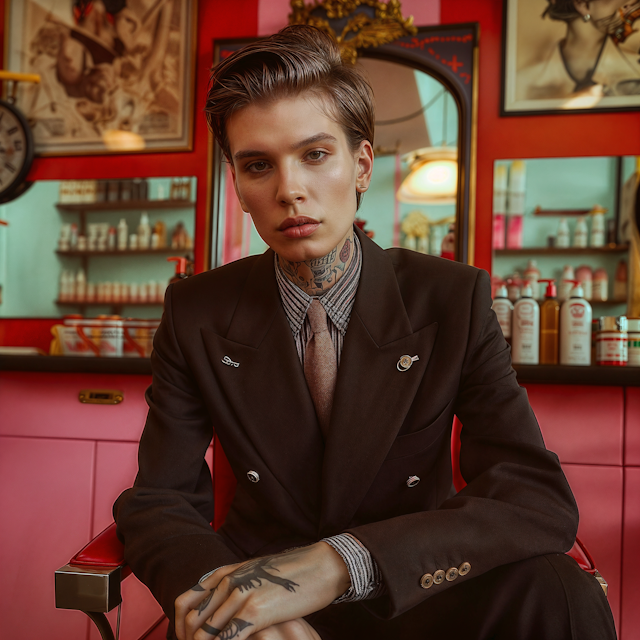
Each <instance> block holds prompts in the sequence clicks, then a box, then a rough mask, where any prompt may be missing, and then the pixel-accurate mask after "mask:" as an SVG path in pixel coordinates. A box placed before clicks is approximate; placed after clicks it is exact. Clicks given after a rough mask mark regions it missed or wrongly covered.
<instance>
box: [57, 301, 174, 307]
mask: <svg viewBox="0 0 640 640" xmlns="http://www.w3.org/2000/svg"><path fill="white" fill-rule="evenodd" d="M56 304H59V305H62V306H67V307H161V306H162V305H163V304H164V303H163V302H104V301H101V302H97V301H95V300H94V301H92V302H67V301H62V300H56Z"/></svg>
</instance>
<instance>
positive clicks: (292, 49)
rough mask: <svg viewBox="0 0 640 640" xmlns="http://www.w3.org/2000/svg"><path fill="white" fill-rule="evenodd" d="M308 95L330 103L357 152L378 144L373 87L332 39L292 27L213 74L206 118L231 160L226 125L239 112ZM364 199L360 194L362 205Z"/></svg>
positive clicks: (248, 49)
mask: <svg viewBox="0 0 640 640" xmlns="http://www.w3.org/2000/svg"><path fill="white" fill-rule="evenodd" d="M304 91H312V92H314V93H316V94H317V95H319V96H320V97H321V98H323V99H324V100H325V104H326V107H327V108H328V111H329V115H330V117H332V118H334V119H335V121H336V122H338V124H340V126H341V127H342V129H343V131H344V133H345V135H346V137H347V142H348V143H349V145H350V147H351V149H352V151H354V152H355V150H356V149H357V148H358V147H359V146H360V143H361V142H362V141H363V140H368V141H369V142H370V143H371V144H372V145H373V133H374V121H375V108H374V104H375V103H374V98H373V92H372V90H371V87H370V86H369V83H368V82H367V80H366V79H365V78H364V76H363V75H362V74H361V73H360V71H358V70H357V69H356V68H355V67H354V66H353V65H348V64H345V63H344V62H343V61H342V59H341V58H340V50H339V49H338V46H337V44H336V43H335V42H334V41H333V40H332V39H331V38H330V37H329V36H328V35H326V34H325V33H323V32H322V31H320V30H319V29H316V28H315V27H310V26H306V25H293V26H289V27H285V28H284V29H282V30H281V31H279V32H278V33H276V34H274V35H272V36H269V37H268V38H264V39H262V40H259V41H257V42H253V43H251V44H248V45H247V46H246V47H243V48H242V49H240V50H238V51H235V52H234V53H232V54H231V55H230V56H229V57H228V58H226V59H225V60H223V61H222V62H220V63H219V64H218V65H217V66H216V67H214V68H213V70H212V72H211V79H210V82H209V91H208V93H207V103H206V105H205V114H206V116H207V122H208V124H209V127H210V129H211V131H212V132H213V135H214V136H215V138H216V140H217V141H218V144H219V145H220V146H221V147H222V150H223V152H224V155H225V157H226V158H227V160H229V161H230V160H231V151H230V148H229V139H228V137H227V129H226V123H227V120H228V119H229V117H230V116H231V115H232V114H233V113H234V112H235V111H237V110H238V109H242V108H243V107H246V106H248V105H250V104H254V103H256V102H261V101H268V100H274V99H278V98H282V97H287V96H296V95H299V94H300V93H302V92H304ZM360 196H361V194H360V193H359V192H358V193H357V201H358V205H359V204H360Z"/></svg>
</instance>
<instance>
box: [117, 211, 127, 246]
mask: <svg viewBox="0 0 640 640" xmlns="http://www.w3.org/2000/svg"><path fill="white" fill-rule="evenodd" d="M128 239H129V227H128V226H127V221H126V220H125V219H124V218H121V219H120V222H119V223H118V251H126V250H127V240H128Z"/></svg>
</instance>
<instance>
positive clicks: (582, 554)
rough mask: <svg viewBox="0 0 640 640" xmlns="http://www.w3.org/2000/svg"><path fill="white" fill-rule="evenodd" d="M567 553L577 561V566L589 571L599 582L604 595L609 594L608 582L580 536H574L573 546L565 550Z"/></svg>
mask: <svg viewBox="0 0 640 640" xmlns="http://www.w3.org/2000/svg"><path fill="white" fill-rule="evenodd" d="M567 555H568V556H571V557H572V558H573V559H574V560H575V561H576V562H577V563H578V566H579V567H580V568H581V569H584V570H585V571H586V572H587V573H590V574H591V575H592V576H594V577H595V579H596V580H597V581H598V582H599V583H600V586H601V587H602V590H603V591H604V595H605V596H606V595H609V584H608V583H607V581H606V580H605V579H604V578H603V577H602V575H601V574H600V572H599V571H598V570H597V569H596V565H595V562H594V561H593V558H592V557H591V554H590V553H589V551H588V549H587V548H586V547H585V546H584V544H583V543H582V540H580V538H576V541H575V542H574V543H573V547H571V549H569V551H567Z"/></svg>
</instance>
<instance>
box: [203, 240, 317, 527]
mask: <svg viewBox="0 0 640 640" xmlns="http://www.w3.org/2000/svg"><path fill="white" fill-rule="evenodd" d="M202 333H203V340H204V342H205V346H206V349H207V353H208V357H209V360H210V363H211V367H212V369H213V372H214V375H215V376H216V378H217V379H218V381H219V384H220V387H221V389H222V391H223V394H224V395H225V396H226V397H227V398H228V399H229V406H231V407H232V408H233V414H234V418H235V422H236V423H237V424H239V425H240V427H241V429H242V430H243V431H244V433H245V434H246V439H243V445H242V446H243V447H246V446H247V441H248V443H249V444H248V446H250V447H253V448H255V450H256V452H257V454H258V456H259V457H260V458H261V459H262V460H263V461H264V463H265V465H266V467H267V468H268V469H269V472H270V473H272V474H273V476H274V477H275V478H276V480H277V481H278V482H279V484H280V485H281V486H282V487H283V489H284V490H285V492H287V493H288V494H289V496H290V497H291V498H292V499H293V501H294V502H295V503H296V504H297V506H298V507H299V509H300V511H301V512H302V514H303V515H304V517H305V518H306V519H307V521H308V524H312V525H313V530H314V531H315V529H316V528H317V523H318V513H319V510H320V479H321V469H322V457H323V452H324V443H323V440H322V434H321V431H320V427H319V425H318V421H317V417H316V413H315V410H314V407H313V403H312V400H311V396H310V395H309V391H308V387H307V383H306V380H305V378H304V373H303V370H302V367H301V365H300V360H299V358H298V354H297V351H296V347H295V343H294V340H293V336H292V334H291V329H290V327H289V324H288V322H287V319H286V315H285V313H284V310H283V308H282V304H281V302H280V296H279V292H278V287H277V283H276V280H275V274H274V268H273V252H272V251H270V250H269V251H267V252H266V253H264V254H263V255H262V256H260V257H259V258H258V259H257V260H256V264H255V266H254V268H253V269H252V271H251V273H250V275H249V278H248V280H247V283H246V285H245V287H244V289H243V291H242V294H241V296H240V300H239V302H238V305H237V307H236V310H235V313H234V316H233V318H232V321H231V323H230V326H229V330H228V332H227V335H226V337H222V336H219V335H217V334H216V333H214V332H213V331H211V330H209V329H206V328H204V329H203V330H202ZM225 356H228V357H229V358H230V359H231V360H232V361H234V362H236V363H238V364H239V366H238V367H235V366H233V365H230V366H229V365H225V364H224V363H223V362H222V359H223V358H224V357H225ZM228 437H229V438H230V437H232V436H231V435H229V436H228ZM221 442H222V444H223V446H225V442H224V437H221ZM269 500H273V501H274V503H275V504H274V506H275V508H276V509H277V510H278V511H279V512H280V513H282V512H283V511H282V510H284V512H285V513H286V512H287V511H289V510H290V507H291V505H287V504H284V503H283V502H282V501H281V500H282V498H281V497H280V496H276V495H270V496H269ZM285 502H286V499H285Z"/></svg>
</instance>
